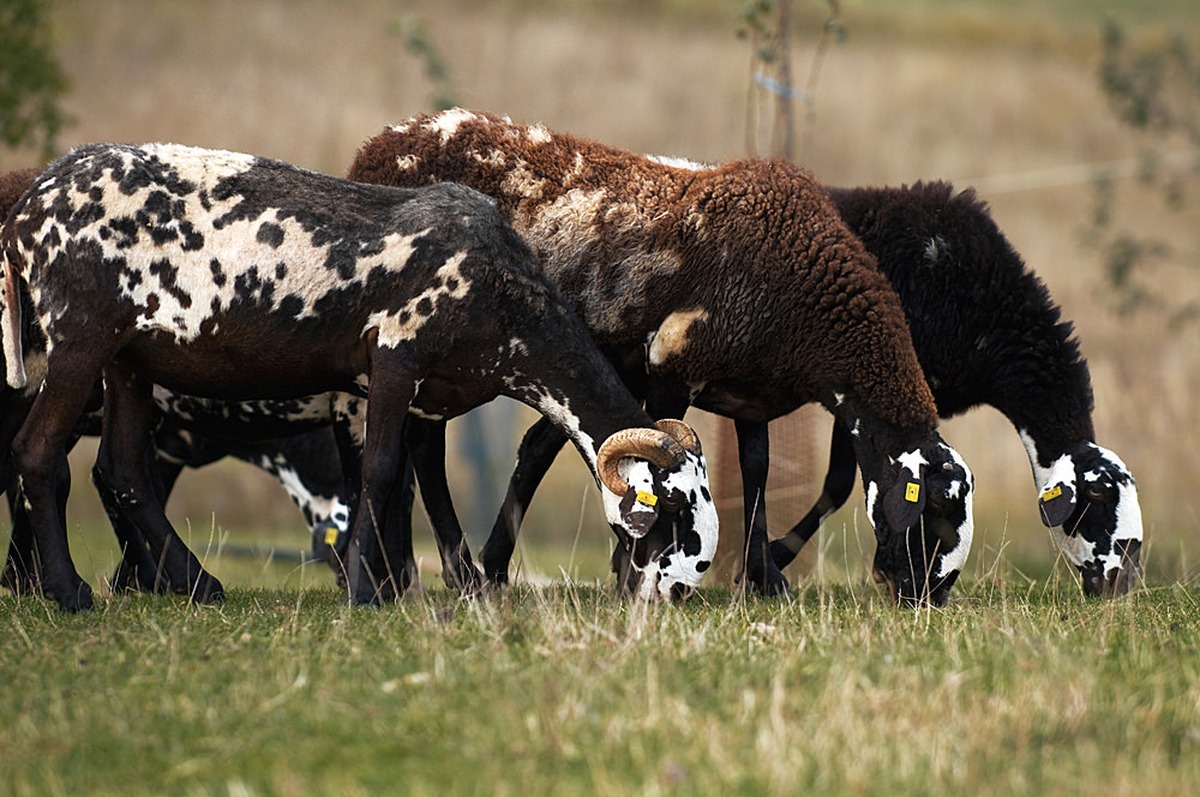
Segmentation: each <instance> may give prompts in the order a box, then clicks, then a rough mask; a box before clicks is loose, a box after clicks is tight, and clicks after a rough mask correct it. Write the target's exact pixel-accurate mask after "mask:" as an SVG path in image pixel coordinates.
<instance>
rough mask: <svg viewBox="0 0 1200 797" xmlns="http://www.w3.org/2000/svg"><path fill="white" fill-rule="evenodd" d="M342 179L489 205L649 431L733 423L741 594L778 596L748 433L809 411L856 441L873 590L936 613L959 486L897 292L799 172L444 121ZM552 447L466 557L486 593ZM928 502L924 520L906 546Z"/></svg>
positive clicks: (762, 456)
mask: <svg viewBox="0 0 1200 797" xmlns="http://www.w3.org/2000/svg"><path fill="white" fill-rule="evenodd" d="M348 176H349V177H350V178H351V179H352V180H359V181H363V182H371V183H381V184H385V185H400V186H416V185H423V184H427V183H432V182H439V181H454V182H459V183H463V184H466V185H469V186H471V187H473V188H475V189H477V190H480V191H482V192H483V193H485V194H488V195H489V196H491V197H492V198H494V199H495V200H496V202H497V204H498V205H499V207H500V209H501V211H502V212H503V213H504V215H505V216H507V217H508V219H509V220H510V221H511V222H512V224H513V226H514V227H515V228H516V230H517V231H518V232H519V233H520V234H521V235H522V237H524V238H525V240H526V241H527V242H528V243H529V245H530V246H531V247H532V248H533V250H534V252H535V253H536V254H537V256H538V259H539V260H540V262H541V263H542V266H543V268H544V269H545V271H546V273H547V274H549V275H550V276H551V278H552V279H553V280H554V281H555V283H556V284H557V285H558V287H559V289H560V291H561V292H562V293H563V294H564V296H565V298H566V299H567V301H568V302H570V303H572V304H573V305H574V307H575V308H576V310H577V311H578V312H579V313H580V315H581V316H582V317H583V318H584V320H585V321H586V323H587V326H588V327H589V329H590V330H591V333H592V336H593V338H594V339H595V341H596V343H597V344H599V346H600V347H601V349H602V350H603V351H604V352H605V353H606V354H608V356H609V357H610V358H611V359H612V360H613V362H614V363H616V364H617V365H618V369H619V370H620V371H621V373H622V374H623V377H624V378H625V380H626V382H627V384H629V385H630V386H631V388H632V389H633V390H634V392H635V394H638V395H643V396H645V397H646V400H647V406H648V409H649V411H650V414H651V415H653V416H656V417H661V416H662V415H665V414H667V413H668V412H671V411H674V412H676V413H678V412H681V411H682V409H683V408H686V405H687V404H688V403H689V402H690V403H691V404H694V405H695V406H697V407H700V408H702V409H705V410H708V411H711V412H716V413H718V414H721V415H725V416H728V417H730V418H733V419H734V420H735V422H736V423H737V428H738V432H739V444H740V447H741V456H742V466H743V489H744V491H745V494H746V502H745V506H746V526H747V534H748V541H747V549H746V550H747V556H746V562H745V567H746V577H747V580H748V581H749V582H750V583H751V584H753V585H755V586H756V587H758V588H759V589H761V590H763V591H765V592H768V593H777V592H785V591H786V590H787V589H788V587H787V581H786V579H784V577H783V575H782V574H781V573H780V572H779V570H778V568H777V567H776V566H775V564H774V562H773V561H772V559H771V557H770V554H769V552H768V550H767V538H766V523H765V517H764V513H763V503H762V490H763V486H764V485H765V481H766V435H765V424H766V422H767V421H769V420H770V419H772V418H776V417H779V416H781V415H784V414H787V413H789V412H791V411H792V410H794V409H796V408H797V407H799V406H801V405H803V404H806V403H808V402H812V401H819V402H821V403H822V404H823V405H824V406H825V407H826V408H828V409H829V410H830V411H831V412H833V413H834V414H835V415H836V416H837V417H838V418H839V419H840V420H841V421H842V422H843V423H845V424H846V426H847V428H850V429H853V430H854V432H855V440H854V441H855V449H856V454H857V457H858V460H859V463H860V464H861V467H862V473H863V480H864V485H865V487H866V491H867V507H868V515H869V517H870V519H871V522H872V524H873V525H874V527H875V531H876V535H877V539H878V542H879V546H878V549H877V552H876V557H875V569H876V574H877V575H878V576H881V577H882V578H883V579H884V580H886V581H887V583H888V584H889V587H890V588H891V589H892V592H893V595H894V596H895V597H897V598H901V599H904V600H906V601H909V602H911V601H918V600H923V599H926V598H928V599H931V600H933V601H934V602H936V603H940V602H942V601H944V600H945V598H946V597H947V595H948V593H949V590H950V586H951V585H952V584H953V582H954V580H955V578H956V577H957V575H958V572H959V569H960V568H961V566H962V563H963V561H964V560H965V557H966V553H967V551H968V550H969V547H970V539H971V532H972V520H971V510H970V503H971V477H970V472H969V470H968V469H967V468H966V465H965V463H963V462H962V460H961V458H960V457H959V456H958V455H957V453H956V452H954V451H953V450H952V449H951V448H949V446H946V445H945V444H944V443H943V442H942V440H941V438H940V437H939V435H938V434H937V421H938V419H937V412H936V410H935V407H934V403H933V398H932V395H931V394H930V391H929V388H928V386H927V385H926V384H925V380H924V378H923V376H922V373H921V369H920V366H919V364H918V362H917V357H916V354H915V353H914V351H913V346H912V341H911V339H910V337H909V333H908V329H907V327H906V325H905V320H904V313H903V309H902V308H901V306H900V302H899V300H898V298H897V296H896V294H895V292H894V290H893V289H892V287H891V286H890V284H889V283H888V281H887V278H886V277H885V276H884V275H883V274H881V273H880V272H879V271H878V269H877V268H876V267H875V263H874V261H873V258H872V257H871V256H870V255H869V254H868V253H867V252H866V250H865V249H864V248H863V246H862V245H861V243H859V241H858V239H857V238H855V237H854V235H853V234H851V232H850V231H849V230H848V228H847V227H846V225H845V224H844V223H843V222H842V221H841V219H840V217H839V215H838V212H837V209H836V208H835V207H834V206H833V205H832V203H831V202H830V201H829V198H828V196H827V195H826V192H825V190H824V188H823V187H822V186H821V185H819V184H818V183H817V181H816V180H815V179H814V178H813V176H812V175H811V174H810V173H808V172H807V171H805V170H803V169H801V168H799V167H796V166H794V165H791V164H788V163H786V162H783V161H778V160H757V159H755V160H742V161H734V162H731V163H728V164H725V165H721V166H715V167H711V168H709V167H698V166H695V165H694V164H687V163H679V162H666V161H663V160H658V159H653V158H648V157H643V156H640V155H636V154H632V153H629V152H625V151H622V150H619V149H615V148H612V147H608V146H604V145H602V144H599V143H596V142H593V141H589V140H587V139H583V138H579V137H576V136H571V135H566V134H562V133H552V132H550V131H549V130H547V129H545V128H544V127H541V126H537V125H533V126H530V125H522V124H516V123H514V122H512V121H510V120H508V119H503V118H500V117H497V116H492V115H489V114H484V113H476V112H471V111H466V110H462V109H455V110H451V111H446V112H443V113H441V114H438V115H422V116H417V117H414V118H411V119H409V120H407V121H405V122H403V123H400V124H398V125H395V126H392V127H389V128H387V129H385V130H384V131H383V132H382V133H380V134H379V135H377V136H375V137H373V138H372V139H370V140H368V141H367V142H366V143H365V144H364V145H363V146H362V147H361V148H360V150H359V152H358V154H357V156H356V157H355V160H354V163H353V165H352V166H351V168H350V171H349V173H348ZM561 442H562V441H561V437H560V436H558V435H557V434H556V433H555V432H554V430H552V429H549V428H548V426H547V425H546V424H539V426H535V427H534V429H532V430H531V431H530V433H529V434H528V435H527V436H526V439H525V441H524V442H523V443H522V452H521V455H520V457H519V460H518V470H517V474H516V475H515V476H514V481H513V483H512V485H510V490H509V496H508V499H507V500H506V505H505V508H504V510H503V511H502V512H501V514H500V518H499V519H498V520H497V524H496V527H495V528H494V529H493V532H492V537H491V539H490V540H489V542H488V545H487V546H486V547H485V548H484V552H483V561H484V567H485V571H486V572H487V574H488V576H489V578H492V579H493V580H497V581H503V580H504V579H505V578H506V576H507V565H508V559H509V557H510V556H511V553H512V547H513V540H514V537H515V534H516V531H517V528H516V526H517V524H518V522H519V520H518V519H519V517H520V516H521V514H522V512H523V510H524V507H525V505H526V504H527V503H528V500H529V498H530V497H531V496H532V490H533V487H534V486H536V484H537V482H538V481H539V480H540V478H541V476H542V475H543V474H544V473H545V469H546V467H548V465H549V459H551V458H552V457H553V452H554V451H556V450H557V448H558V447H559V446H561ZM530 451H534V452H536V455H534V456H533V457H532V460H531V456H530V454H529V452H530ZM927 496H928V497H929V504H930V506H931V508H932V509H933V510H935V511H933V512H932V513H930V512H926V513H925V517H924V523H923V524H922V525H923V528H922V531H921V532H919V533H915V534H910V529H912V528H913V527H914V526H915V525H916V524H917V522H918V521H919V520H921V519H922V511H923V510H924V509H925V507H926V498H927ZM938 517H940V518H941V519H942V521H941V522H938V521H937V520H936V518H938ZM931 518H932V519H933V520H934V522H931Z"/></svg>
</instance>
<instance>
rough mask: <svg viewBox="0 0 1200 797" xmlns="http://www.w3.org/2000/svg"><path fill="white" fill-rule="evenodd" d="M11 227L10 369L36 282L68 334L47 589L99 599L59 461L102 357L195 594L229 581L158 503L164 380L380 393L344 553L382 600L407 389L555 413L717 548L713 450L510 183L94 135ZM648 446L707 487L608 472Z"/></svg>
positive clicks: (211, 389)
mask: <svg viewBox="0 0 1200 797" xmlns="http://www.w3.org/2000/svg"><path fill="white" fill-rule="evenodd" d="M0 246H2V248H3V256H4V266H5V275H4V276H5V280H4V285H5V289H4V299H5V301H4V305H3V319H4V323H3V325H2V327H3V332H4V354H5V362H6V368H7V381H8V384H9V385H10V386H11V387H13V388H20V387H23V386H24V385H25V384H26V383H27V381H28V378H27V374H26V373H25V370H24V365H25V360H24V357H23V352H22V347H21V336H22V331H23V328H24V326H25V324H26V323H32V321H33V319H30V318H27V317H25V314H24V312H23V310H24V308H23V307H22V305H23V304H24V302H23V301H22V296H23V295H24V294H25V292H26V290H27V291H28V297H27V301H28V302H29V303H31V305H32V309H33V310H34V312H35V313H36V321H37V323H38V324H39V325H40V326H41V327H42V328H43V329H44V331H45V334H46V337H47V343H48V347H47V348H48V352H47V355H46V358H45V363H44V371H43V373H42V374H38V375H36V376H35V378H34V382H33V383H34V384H39V383H40V386H41V387H40V391H39V392H38V393H37V397H36V398H35V399H34V401H33V405H32V407H31V408H30V411H29V415H28V417H27V418H26V419H25V422H24V423H23V424H22V426H21V429H20V431H19V432H17V434H16V437H15V439H14V440H13V443H12V453H13V462H14V464H15V467H16V469H17V472H18V473H19V476H20V478H21V481H22V487H23V491H24V494H25V497H26V501H27V504H28V508H29V512H30V519H31V523H32V526H33V531H34V535H35V538H36V542H37V546H38V551H39V554H40V557H41V564H42V573H41V577H42V586H43V590H44V592H45V593H46V594H47V595H48V596H49V597H51V598H53V599H54V600H56V601H57V602H58V603H59V605H60V606H61V607H62V608H64V609H67V610H78V609H83V608H86V607H88V606H90V605H91V591H90V588H89V587H88V586H87V585H86V583H84V582H83V580H82V579H81V578H80V577H79V575H78V573H77V572H76V571H75V567H74V564H73V563H72V561H71V558H70V554H69V552H68V550H67V546H66V529H65V525H64V522H63V518H62V516H61V514H60V511H59V508H58V507H59V501H58V499H59V497H60V496H59V495H58V488H59V486H60V484H61V483H60V482H59V480H58V477H59V475H60V473H61V469H62V468H63V466H64V463H65V446H66V442H67V441H68V438H69V437H70V435H71V433H72V430H73V429H74V427H75V424H76V423H77V421H78V419H79V417H80V415H81V413H82V412H83V410H84V407H85V405H86V403H87V399H88V395H89V394H90V393H91V391H92V389H93V385H95V383H96V382H97V380H98V379H99V378H100V377H101V375H102V374H103V377H104V420H103V429H102V435H101V444H100V453H99V456H98V460H97V466H96V470H95V473H96V474H97V476H98V478H99V479H101V480H103V481H105V482H106V483H107V485H108V489H109V490H110V492H111V493H112V495H114V496H118V497H119V498H120V499H121V501H122V509H123V511H125V512H127V513H128V515H129V517H130V518H131V519H132V520H133V522H135V523H136V524H137V526H138V528H139V529H140V530H141V531H142V533H143V534H144V536H145V537H146V539H147V540H148V541H150V543H151V546H152V548H153V549H154V550H155V552H156V554H158V555H160V556H163V557H165V571H166V572H167V574H168V577H169V578H170V579H171V582H172V583H173V584H187V585H189V586H190V588H191V590H192V594H193V595H194V596H196V597H197V598H198V599H214V598H219V596H220V595H221V594H222V587H221V585H220V584H219V582H217V581H216V579H214V578H213V577H212V576H211V575H209V574H208V573H206V572H204V571H203V569H202V568H201V567H200V565H199V562H198V561H197V560H196V559H195V557H194V556H193V555H192V554H191V552H189V551H186V548H185V547H184V546H183V545H182V542H181V541H180V540H179V539H178V537H177V536H176V535H175V533H174V530H173V529H172V528H171V527H170V524H169V523H168V522H167V520H166V518H165V516H164V515H163V512H162V507H161V505H160V504H159V503H158V502H157V499H156V495H155V491H154V488H153V485H152V484H151V480H150V477H149V475H148V474H149V472H150V468H149V463H148V462H147V461H146V460H147V456H146V455H147V451H148V449H149V445H148V442H149V432H150V429H149V425H150V419H151V415H152V406H153V398H152V386H153V385H154V384H159V385H162V386H164V387H167V388H168V389H171V390H174V391H176V392H180V393H185V394H194V395H200V396H210V397H215V398H223V399H229V400H242V399H287V398H292V397H297V396H306V395H315V394H319V393H323V392H327V391H347V392H357V393H359V394H360V395H365V396H367V397H368V398H369V401H368V403H367V405H368V406H367V417H366V437H365V442H364V453H363V460H362V492H361V497H360V499H359V502H358V506H357V508H356V511H355V517H354V520H353V532H352V534H351V540H350V549H349V554H348V561H347V563H346V564H347V583H348V589H349V592H350V597H351V599H352V600H354V601H356V602H364V603H366V602H375V601H376V600H378V596H379V589H380V587H381V585H382V584H383V583H385V582H387V581H388V580H389V574H387V573H386V572H385V568H384V561H383V555H382V552H381V550H380V548H381V543H383V544H386V541H381V540H380V539H379V536H382V535H383V533H384V532H386V530H387V529H388V527H389V525H388V517H387V514H388V510H389V504H390V498H391V493H392V488H393V486H394V483H395V478H396V474H397V473H398V472H400V471H401V470H402V469H403V465H404V459H405V449H404V446H403V445H402V442H401V435H402V429H403V423H404V420H405V418H406V417H407V416H408V410H409V408H410V406H411V407H416V408H419V409H420V410H421V411H422V412H426V413H435V414H438V415H444V416H447V417H448V416H450V415H452V414H454V413H456V412H461V411H464V410H466V409H468V408H470V407H473V406H476V405H478V404H480V403H482V402H484V401H487V400H490V399H491V398H494V397H495V396H497V395H500V394H504V395H508V396H511V397H513V398H516V399H518V400H521V401H524V402H526V403H529V404H530V405H532V406H534V407H535V408H537V409H539V410H540V411H541V412H542V413H543V414H545V415H547V416H549V417H551V418H552V419H553V421H554V423H555V424H556V425H558V427H559V428H560V429H562V431H563V432H564V433H565V434H567V435H568V436H569V437H570V438H571V439H572V441H573V442H574V443H575V445H576V446H577V447H578V448H579V449H580V451H581V453H582V454H583V455H584V457H585V458H586V459H587V460H588V462H589V464H591V465H592V466H593V467H594V469H595V472H596V473H598V474H600V475H601V476H602V477H603V478H604V482H603V484H604V490H603V491H602V492H604V491H609V490H613V489H614V488H615V489H620V490H621V491H622V495H620V496H616V495H613V496H610V495H608V494H607V492H605V499H606V500H605V508H606V511H607V513H608V516H609V520H610V522H611V523H613V524H614V526H615V528H617V529H618V530H619V531H621V532H623V533H626V534H630V535H633V536H636V535H638V534H639V533H642V532H643V531H644V529H645V528H646V526H647V520H646V518H647V517H648V516H649V515H651V514H653V515H656V519H657V520H658V521H660V522H662V521H663V520H664V519H665V520H666V522H670V523H677V524H681V525H682V524H686V525H687V529H686V530H685V531H686V534H688V535H696V536H698V537H699V538H700V543H699V545H698V547H699V548H701V551H700V553H699V554H698V555H697V556H696V557H695V558H694V559H693V563H694V565H695V566H694V568H693V573H692V574H691V575H692V576H694V579H695V580H698V579H699V576H700V575H701V573H702V571H703V569H704V568H705V567H707V562H708V559H710V558H711V554H712V550H713V548H714V547H715V542H716V515H715V511H714V509H713V506H712V501H711V495H710V494H709V491H708V487H707V477H706V474H705V464H704V460H703V457H702V456H701V455H699V453H698V452H697V451H693V450H688V449H686V448H685V447H684V446H683V445H681V444H680V443H679V442H678V441H677V440H676V438H675V437H674V436H672V435H671V434H668V433H666V432H662V431H659V430H658V429H655V428H653V427H652V422H651V421H650V418H649V417H648V416H647V414H646V413H645V411H644V410H642V408H641V407H640V406H639V404H638V402H637V401H636V400H635V399H634V398H633V397H632V396H631V395H630V393H629V391H628V390H627V389H625V388H624V386H623V385H622V384H621V382H620V380H619V379H618V378H617V375H616V373H615V372H614V371H613V369H612V367H611V366H610V365H609V364H608V362H607V361H606V360H605V359H604V358H603V357H602V356H601V355H600V353H599V352H598V351H597V350H596V349H595V347H594V345H593V344H592V343H591V340H590V338H589V335H588V332H587V329H586V327H584V326H583V324H582V323H581V321H580V320H579V319H578V317H577V316H576V315H575V314H574V313H572V312H571V310H570V308H569V306H568V305H567V304H566V303H565V302H563V301H562V299H561V298H560V296H559V294H558V293H557V291H556V290H555V289H554V288H553V286H552V285H551V284H550V283H549V282H548V281H547V280H546V279H545V277H544V276H543V275H542V274H541V273H540V270H539V269H538V267H537V264H536V263H535V261H534V260H533V258H532V256H531V255H530V253H529V251H528V249H527V247H526V246H525V245H524V244H523V243H522V242H521V240H520V238H519V237H518V236H517V235H516V234H515V233H514V232H513V230H512V228H511V227H510V226H509V225H508V224H507V223H506V222H505V221H504V219H503V217H502V216H501V215H500V214H499V213H498V212H497V210H496V207H495V204H494V203H493V202H492V201H491V200H489V199H487V198H486V197H484V196H482V195H481V194H479V193H477V192H475V191H472V190H470V189H469V188H465V187H462V186H457V185H443V186H433V187H429V188H424V189H420V190H404V189H395V188H386V187H380V186H366V185H362V184H359V183H352V182H348V181H344V180H339V179H336V178H331V177H327V176H324V175H319V174H315V173H312V172H307V171H304V170H301V169H298V168H296V167H293V166H289V165H287V164H284V163H281V162H278V161H271V160H266V159H261V158H255V157H252V156H249V155H241V154H236V153H228V152H218V151H211V150H199V149H194V148H188V147H180V146H175V145H158V144H152V145H145V146H124V145H112V144H97V145H90V146H86V147H81V148H79V149H76V150H74V151H73V152H71V153H69V154H68V155H66V156H64V157H63V158H61V159H59V160H58V161H56V162H55V163H53V164H51V165H50V166H49V167H48V168H47V169H46V170H45V171H43V172H42V173H41V174H40V175H39V176H38V178H37V180H36V182H35V183H34V185H33V187H32V188H30V190H29V191H27V192H26V193H25V194H24V195H23V196H22V198H21V199H20V200H18V202H17V204H16V205H15V206H14V208H13V210H12V212H11V213H10V215H9V216H8V219H7V221H6V223H5V225H4V230H3V233H2V235H0ZM596 441H604V444H603V445H600V444H598V443H597V442H596ZM629 457H638V458H640V459H641V460H648V461H649V462H650V463H652V467H651V466H647V467H650V469H651V470H652V472H653V473H654V475H655V477H656V478H662V477H663V476H664V475H665V476H669V477H680V478H681V479H682V480H683V481H684V482H685V483H686V484H687V487H688V489H687V491H686V496H687V498H688V503H687V504H686V505H685V506H677V507H668V508H662V507H659V509H658V510H656V511H654V512H651V511H649V510H648V509H647V508H646V507H644V505H642V504H639V503H638V502H637V500H636V496H633V497H630V495H627V494H626V487H627V486H628V487H629V490H628V492H629V493H630V494H633V492H634V488H633V486H630V485H626V484H624V483H623V481H622V480H621V479H619V478H618V479H613V478H611V475H612V473H613V471H614V470H618V468H617V463H618V462H620V461H621V460H622V459H625V458H629ZM626 470H628V468H627V469H626ZM664 516H670V517H664ZM377 535H379V536H377ZM679 586H680V587H681V588H686V587H688V586H690V584H681V585H679Z"/></svg>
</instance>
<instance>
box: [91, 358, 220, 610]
mask: <svg viewBox="0 0 1200 797" xmlns="http://www.w3.org/2000/svg"><path fill="white" fill-rule="evenodd" d="M104 385H105V388H104V422H103V424H102V425H101V430H100V450H99V452H98V453H97V455H96V464H95V466H94V467H93V468H92V480H93V482H94V483H95V485H96V489H97V490H98V491H99V492H100V495H101V500H102V501H103V503H104V508H105V511H107V512H108V514H109V517H110V519H112V520H113V521H114V523H117V524H118V525H120V524H123V523H125V522H128V523H130V524H131V525H132V527H133V528H132V530H128V529H125V530H123V531H122V532H121V533H123V534H126V535H127V538H126V539H125V540H123V542H125V544H126V545H127V546H137V545H140V544H141V542H140V540H143V539H144V540H145V541H146V542H147V543H148V544H149V548H150V551H151V553H152V554H153V555H154V559H155V561H156V562H157V563H159V566H160V567H161V568H162V572H163V575H164V576H165V578H166V580H167V583H168V584H169V585H170V588H171V589H172V590H173V591H175V592H176V593H180V594H186V595H189V596H190V597H191V599H192V600H193V601H194V602H196V603H220V602H222V601H224V600H225V589H224V587H222V586H221V582H219V581H218V580H217V579H216V578H214V577H213V576H212V575H210V574H209V573H208V572H207V571H205V570H204V568H203V567H202V566H201V564H200V561H199V560H198V559H197V558H196V557H195V555H194V554H193V553H192V552H191V551H190V550H189V549H188V547H187V545H185V544H184V542H183V540H182V539H180V538H179V535H177V534H176V533H175V529H174V528H173V527H172V526H171V523H170V521H168V520H167V516H166V514H165V512H164V511H163V505H162V501H161V500H160V489H156V487H155V483H154V477H153V475H152V474H153V473H154V470H153V469H154V467H155V463H154V453H153V446H152V444H151V440H152V437H151V424H152V422H153V419H154V404H153V399H152V395H151V390H152V387H153V386H152V385H151V383H150V382H149V381H148V380H146V379H145V378H143V377H142V376H140V375H139V374H137V373H135V372H134V371H132V370H130V369H128V368H126V367H125V366H123V365H120V364H119V363H115V362H114V363H110V364H109V365H108V366H106V367H105V369H104ZM156 570H157V568H156Z"/></svg>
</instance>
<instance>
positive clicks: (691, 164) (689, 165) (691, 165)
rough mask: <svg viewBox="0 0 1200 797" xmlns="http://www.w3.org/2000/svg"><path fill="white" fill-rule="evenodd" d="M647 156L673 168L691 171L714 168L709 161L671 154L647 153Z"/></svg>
mask: <svg viewBox="0 0 1200 797" xmlns="http://www.w3.org/2000/svg"><path fill="white" fill-rule="evenodd" d="M646 158H647V159H649V160H652V161H654V162H655V163H657V164H659V165H661V166H667V167H670V168H672V169H684V170H686V171H689V172H703V171H707V170H709V169H711V168H713V167H712V165H711V164H708V163H699V162H697V161H694V160H688V159H687V158H675V157H671V156H670V155H647V156H646Z"/></svg>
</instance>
